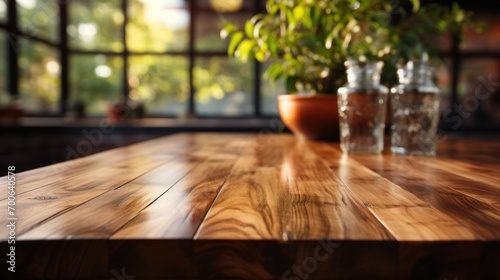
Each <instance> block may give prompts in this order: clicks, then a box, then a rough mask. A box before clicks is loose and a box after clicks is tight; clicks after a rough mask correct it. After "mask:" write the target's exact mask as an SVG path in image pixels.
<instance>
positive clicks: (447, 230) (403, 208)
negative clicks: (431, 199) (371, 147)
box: [310, 143, 476, 241]
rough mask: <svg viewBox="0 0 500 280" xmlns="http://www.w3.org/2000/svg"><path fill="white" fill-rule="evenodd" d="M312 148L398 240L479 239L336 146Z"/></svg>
mask: <svg viewBox="0 0 500 280" xmlns="http://www.w3.org/2000/svg"><path fill="white" fill-rule="evenodd" d="M335 146H336V145H335ZM310 147H311V149H312V150H313V151H314V152H315V153H316V154H317V155H318V156H319V157H321V158H322V160H323V161H324V162H325V164H327V165H328V166H329V168H330V170H331V171H332V172H333V173H334V174H335V175H336V176H337V177H338V178H339V179H340V180H341V181H342V182H343V183H344V184H345V185H346V186H347V187H348V188H349V190H351V191H352V192H353V193H354V194H355V195H356V197H358V198H359V199H360V200H361V201H362V202H363V204H364V205H365V206H366V207H367V208H368V209H369V210H370V212H371V213H373V215H374V216H375V217H377V219H378V220H379V221H380V222H381V223H382V224H384V226H385V227H386V228H387V229H388V230H389V231H390V232H391V233H392V234H393V235H394V236H395V237H396V239H398V240H407V241H416V240H428V241H431V240H453V239H460V240H467V239H468V240H473V239H474V238H475V237H476V236H475V235H474V234H473V233H472V232H471V231H469V230H468V229H467V228H465V227H463V226H462V225H461V224H459V223H458V222H457V221H456V220H454V219H453V218H451V217H450V216H448V215H446V214H444V213H442V212H440V211H437V210H436V209H434V208H432V207H431V206H430V205H429V204H427V203H425V202H423V201H422V200H420V199H418V198H417V197H416V196H414V195H413V194H411V193H410V192H408V191H406V190H404V189H402V188H400V187H399V186H397V185H396V184H394V183H392V182H390V181H389V180H387V179H386V178H383V177H381V176H380V175H379V174H377V173H375V172H373V171H372V170H370V169H368V168H366V167H364V166H363V165H361V164H360V163H359V162H357V161H355V160H354V159H352V157H350V156H348V155H345V154H342V152H341V151H340V150H339V149H338V148H334V146H333V145H331V144H326V143H315V144H314V145H313V144H311V145H310Z"/></svg>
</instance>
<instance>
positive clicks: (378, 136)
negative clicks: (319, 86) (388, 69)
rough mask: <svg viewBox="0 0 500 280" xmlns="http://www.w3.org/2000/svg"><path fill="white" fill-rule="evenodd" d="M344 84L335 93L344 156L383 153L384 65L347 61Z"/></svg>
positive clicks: (381, 63) (385, 97) (384, 114)
mask: <svg viewBox="0 0 500 280" xmlns="http://www.w3.org/2000/svg"><path fill="white" fill-rule="evenodd" d="M345 65H346V67H347V84H346V85H345V86H343V87H341V88H339V90H338V108H339V124H340V147H341V149H342V150H343V151H344V152H347V153H363V154H377V153H380V152H382V150H383V149H384V128H385V116H386V106H387V105H386V104H387V95H388V89H387V87H385V86H383V85H381V84H380V73H381V71H382V67H383V66H384V64H383V62H381V61H377V62H361V61H358V60H348V61H347V62H346V63H345Z"/></svg>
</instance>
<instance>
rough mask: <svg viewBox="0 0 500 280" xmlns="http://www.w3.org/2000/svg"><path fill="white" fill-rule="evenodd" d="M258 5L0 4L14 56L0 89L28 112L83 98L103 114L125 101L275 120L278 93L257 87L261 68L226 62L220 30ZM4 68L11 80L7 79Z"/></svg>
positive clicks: (188, 1) (1, 51)
mask: <svg viewBox="0 0 500 280" xmlns="http://www.w3.org/2000/svg"><path fill="white" fill-rule="evenodd" d="M263 4H264V1H251V0H245V1H243V5H242V7H239V8H238V9H237V10H236V11H234V12H224V13H221V12H218V11H216V9H214V7H213V6H212V5H210V2H209V1H208V0H155V1H147V0H109V1H100V0H72V1H58V0H0V28H1V29H0V40H1V41H2V47H1V48H0V55H2V56H5V55H7V56H10V57H11V58H13V59H10V60H2V62H4V61H7V62H5V63H4V64H3V65H1V66H0V71H1V72H0V74H1V77H0V88H1V90H2V92H10V94H11V95H12V96H13V97H14V98H17V99H19V100H21V101H22V103H23V105H24V108H25V111H26V114H27V115H32V116H37V115H40V116H63V115H66V114H68V113H70V112H71V110H72V108H74V107H75V106H74V105H75V104H81V103H84V104H85V107H86V109H87V113H88V115H90V116H103V115H105V114H106V110H107V108H108V105H109V104H110V103H111V102H113V101H118V100H123V99H130V100H133V101H140V102H143V103H144V104H145V106H146V110H147V112H148V115H149V116H153V117H154V116H167V117H184V116H198V117H256V116H272V115H273V114H276V110H275V103H276V101H275V97H276V95H277V92H269V91H268V90H262V87H261V86H260V85H262V84H263V82H261V81H260V80H261V79H262V77H261V76H262V75H260V73H261V71H262V67H261V66H260V65H258V64H257V63H256V62H249V63H245V64H243V63H239V62H238V61H236V60H235V59H231V58H228V57H227V52H226V48H227V42H224V41H223V40H221V39H220V35H219V30H220V28H221V26H222V22H223V20H224V19H229V20H231V21H236V22H238V23H239V24H240V26H243V24H244V22H245V20H246V19H248V18H250V17H251V16H252V14H254V13H255V12H256V11H258V10H259V8H262V5H263ZM9 5H11V6H10V8H8V7H9ZM12 5H13V6H12ZM12 12H14V13H15V15H14V16H12V17H9V16H8V15H9V13H12ZM2 22H4V24H2ZM7 34H8V36H7ZM7 41H9V42H10V43H11V44H8V43H7ZM8 61H10V62H8ZM6 69H11V70H12V73H11V75H10V77H12V78H13V79H14V80H15V81H17V82H13V83H11V84H9V85H7V84H6V79H5V77H6V74H5V72H6ZM278 90H281V89H278ZM261 95H262V96H261ZM269 100H271V105H269V104H267V103H268V102H269ZM264 103H265V104H266V106H264Z"/></svg>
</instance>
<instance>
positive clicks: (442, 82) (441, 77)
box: [434, 58, 453, 114]
mask: <svg viewBox="0 0 500 280" xmlns="http://www.w3.org/2000/svg"><path fill="white" fill-rule="evenodd" d="M452 71H453V65H452V61H451V59H449V58H446V59H443V60H442V61H441V62H440V65H439V66H438V67H436V69H435V72H434V73H435V76H436V85H437V86H438V88H439V90H440V91H441V102H440V109H439V111H440V112H441V114H443V113H444V112H447V111H448V110H449V109H450V108H451V105H452V104H451V90H452V89H451V85H452V84H451V79H452V77H451V73H452Z"/></svg>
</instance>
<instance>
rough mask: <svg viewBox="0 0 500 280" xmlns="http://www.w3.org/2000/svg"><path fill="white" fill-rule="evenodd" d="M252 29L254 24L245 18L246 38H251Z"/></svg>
mask: <svg viewBox="0 0 500 280" xmlns="http://www.w3.org/2000/svg"><path fill="white" fill-rule="evenodd" d="M253 30H254V25H253V23H252V22H251V21H249V20H247V22H246V23H245V35H247V37H248V38H253V34H254V33H253Z"/></svg>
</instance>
